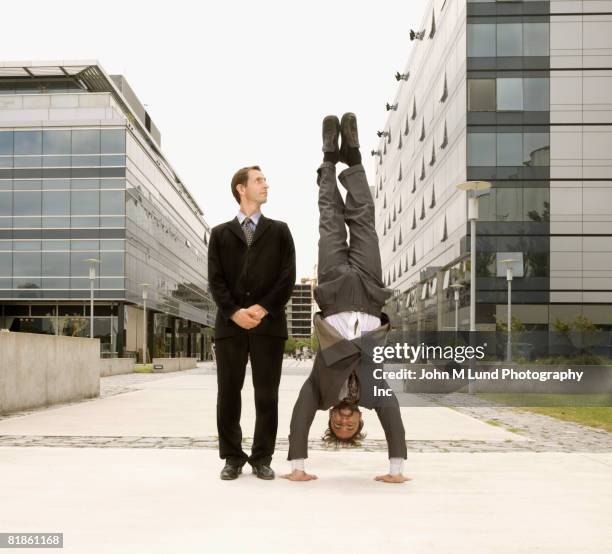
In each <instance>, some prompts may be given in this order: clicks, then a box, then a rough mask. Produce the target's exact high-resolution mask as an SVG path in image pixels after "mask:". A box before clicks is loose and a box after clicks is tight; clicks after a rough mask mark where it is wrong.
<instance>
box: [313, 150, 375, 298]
mask: <svg viewBox="0 0 612 554" xmlns="http://www.w3.org/2000/svg"><path fill="white" fill-rule="evenodd" d="M338 180H339V181H340V183H341V184H342V186H343V187H344V188H345V189H346V204H345V203H344V201H343V200H342V196H341V195H340V191H339V190H338V185H337V181H336V166H335V165H334V164H333V163H330V162H323V163H322V164H321V166H320V167H319V169H318V179H317V183H318V185H319V265H318V275H317V277H318V282H319V284H322V283H326V282H328V281H333V280H334V279H335V278H337V277H338V276H339V275H341V273H342V269H340V268H341V266H346V265H349V266H351V267H353V268H354V269H356V270H357V271H359V272H360V273H361V274H362V275H363V276H365V277H366V279H367V280H370V281H372V282H374V283H375V284H376V285H377V286H381V287H382V286H384V285H383V282H382V269H381V261H380V249H379V246H378V236H377V235H376V228H375V226H374V200H373V199H372V193H371V192H370V187H369V186H368V180H367V177H366V174H365V170H364V168H363V166H362V165H361V164H359V165H355V166H352V167H349V168H348V169H345V170H344V171H343V172H342V173H340V175H339V176H338ZM347 225H348V228H349V231H350V244H348V243H347V233H346V226H347Z"/></svg>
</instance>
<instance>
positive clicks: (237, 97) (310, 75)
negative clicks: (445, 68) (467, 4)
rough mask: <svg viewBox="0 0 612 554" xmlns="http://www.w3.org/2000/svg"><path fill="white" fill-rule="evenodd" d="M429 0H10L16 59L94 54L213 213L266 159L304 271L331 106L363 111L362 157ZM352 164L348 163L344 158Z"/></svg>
mask: <svg viewBox="0 0 612 554" xmlns="http://www.w3.org/2000/svg"><path fill="white" fill-rule="evenodd" d="M425 4H426V2H425V0H411V1H409V2H408V1H406V0H402V1H399V0H378V1H376V2H373V1H371V0H370V1H355V0H353V1H345V0H333V1H329V0H328V1H320V0H310V1H309V2H302V3H297V2H281V1H271V0H259V1H252V0H251V1H246V0H245V1H226V2H206V3H204V2H200V3H196V2H193V1H191V2H186V1H182V0H174V1H173V2H147V3H145V2H129V1H126V0H123V1H121V2H116V1H114V0H106V1H104V2H95V3H84V2H82V1H80V2H74V1H63V0H53V1H51V2H49V1H48V0H47V1H44V2H41V1H33V0H29V1H28V2H25V3H19V2H9V3H6V5H3V6H2V12H3V13H2V19H3V22H4V25H3V29H2V52H3V53H2V56H3V58H4V60H5V61H13V60H55V59H64V60H68V59H97V60H98V61H99V62H100V63H101V64H102V66H103V67H104V69H105V70H106V72H107V73H109V74H115V73H122V74H124V75H125V76H126V78H127V80H128V82H129V83H130V85H131V86H132V88H133V89H134V91H135V92H136V94H137V95H138V97H139V98H140V100H141V101H142V102H143V103H144V104H146V105H147V109H148V111H149V113H150V115H151V118H152V119H153V121H154V122H155V123H156V125H157V126H158V128H159V129H160V131H161V135H162V150H163V151H164V154H165V155H166V157H167V158H168V159H169V161H170V163H171V164H172V165H173V167H174V169H175V170H176V171H177V173H178V174H179V175H180V177H181V179H182V180H183V182H184V183H185V184H186V186H187V187H188V188H189V190H190V191H191V193H192V194H193V196H194V197H195V198H196V200H197V201H198V203H199V204H200V206H201V208H202V210H203V211H204V216H205V219H206V221H207V222H208V224H209V225H211V226H214V225H217V224H218V223H221V222H223V221H227V220H229V219H231V218H232V217H233V216H234V215H235V214H236V212H237V207H238V206H237V204H236V202H235V200H234V199H233V197H232V196H231V193H230V189H229V182H230V178H231V176H232V174H233V173H234V171H235V170H236V169H238V168H240V167H242V166H245V165H252V164H259V165H261V166H262V169H263V171H264V173H265V175H266V177H267V178H268V183H269V185H270V193H269V197H268V203H267V204H266V205H264V208H263V210H262V211H263V213H264V214H265V215H266V216H268V217H272V218H274V219H281V220H284V221H286V222H287V223H288V224H289V226H290V228H291V232H292V233H293V237H294V240H295V244H296V250H297V276H298V279H299V278H300V277H303V276H308V275H311V274H312V268H313V265H314V264H315V263H316V256H317V240H318V233H317V223H318V212H317V206H316V192H317V187H316V182H315V176H316V168H317V166H318V165H319V163H320V161H321V156H322V154H321V138H320V137H321V119H322V118H323V116H325V115H327V114H330V113H332V114H333V113H335V114H337V115H338V116H339V117H340V116H341V115H342V113H343V112H345V111H353V112H355V113H356V114H357V118H358V123H359V131H360V139H361V145H362V153H363V154H364V165H365V167H366V171H367V172H368V177H370V178H372V177H373V170H374V165H373V158H372V157H370V155H369V152H370V150H371V149H372V148H373V147H374V146H375V145H376V143H377V137H376V131H377V130H378V129H381V128H382V127H383V126H384V123H385V120H386V111H385V103H386V102H387V101H391V100H392V99H393V97H394V96H395V93H396V91H397V82H396V81H395V78H394V76H393V75H394V73H395V72H396V71H397V70H403V69H404V68H405V66H406V63H407V61H408V58H409V55H410V50H411V42H410V39H409V36H408V35H409V31H410V28H411V27H414V28H417V27H418V26H419V23H420V22H421V20H422V18H423V12H424V6H425ZM339 167H344V166H339Z"/></svg>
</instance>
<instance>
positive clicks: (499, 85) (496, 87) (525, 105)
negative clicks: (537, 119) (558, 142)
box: [468, 77, 550, 112]
mask: <svg viewBox="0 0 612 554" xmlns="http://www.w3.org/2000/svg"><path fill="white" fill-rule="evenodd" d="M549 87H550V82H549V79H548V78H546V77H528V78H521V77H513V78H505V77H504V78H499V79H497V80H495V79H469V80H468V110H469V111H473V112H489V111H495V110H498V111H523V110H524V111H548V109H549V106H550V99H549V96H550V91H549Z"/></svg>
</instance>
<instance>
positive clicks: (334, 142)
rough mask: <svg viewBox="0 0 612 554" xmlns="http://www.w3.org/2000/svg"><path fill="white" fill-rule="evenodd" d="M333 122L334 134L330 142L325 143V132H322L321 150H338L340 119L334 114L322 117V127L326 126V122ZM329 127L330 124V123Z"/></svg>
mask: <svg viewBox="0 0 612 554" xmlns="http://www.w3.org/2000/svg"><path fill="white" fill-rule="evenodd" d="M330 122H333V124H334V127H335V129H334V135H333V138H332V140H331V141H330V142H331V143H330V144H327V139H326V137H325V134H326V133H325V132H323V148H322V150H323V152H337V151H338V139H339V138H340V120H339V119H338V118H337V117H336V116H335V115H327V116H325V117H324V118H323V129H325V128H326V127H327V124H328V123H330ZM330 127H331V125H330Z"/></svg>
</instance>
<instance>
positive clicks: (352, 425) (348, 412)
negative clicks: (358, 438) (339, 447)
mask: <svg viewBox="0 0 612 554" xmlns="http://www.w3.org/2000/svg"><path fill="white" fill-rule="evenodd" d="M362 427H363V421H362V419H361V412H360V411H359V406H353V405H351V404H348V403H347V402H341V403H340V404H337V405H336V406H334V407H333V408H332V409H331V410H330V411H329V428H330V430H331V432H332V433H333V434H334V435H335V436H336V438H338V439H339V440H341V441H347V440H350V439H352V438H353V437H354V436H355V435H356V434H357V433H359V431H361V428H362Z"/></svg>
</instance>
